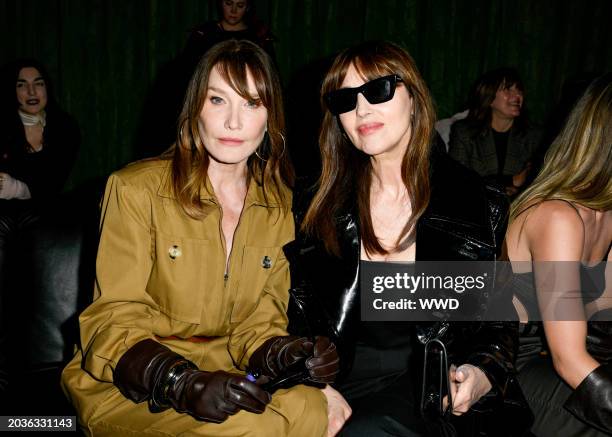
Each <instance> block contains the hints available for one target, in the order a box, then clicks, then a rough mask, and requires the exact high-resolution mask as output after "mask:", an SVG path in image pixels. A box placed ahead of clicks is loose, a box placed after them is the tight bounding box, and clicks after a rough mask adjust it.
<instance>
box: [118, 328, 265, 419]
mask: <svg viewBox="0 0 612 437" xmlns="http://www.w3.org/2000/svg"><path fill="white" fill-rule="evenodd" d="M113 382H114V384H115V385H116V386H117V388H119V391H120V392H121V393H122V394H123V395H124V396H125V397H126V398H128V399H131V400H132V401H134V402H142V401H144V400H147V399H148V400H149V407H150V409H151V411H153V412H157V411H162V410H164V409H166V408H168V407H170V406H172V407H174V409H175V410H176V411H178V412H184V413H189V414H191V415H192V416H194V417H196V418H198V419H202V420H206V421H210V422H216V423H219V422H223V421H224V420H226V419H227V418H228V416H230V415H232V414H236V413H237V412H238V411H239V410H241V409H242V410H247V411H250V412H252V413H263V411H264V410H265V408H266V405H267V404H268V403H269V402H270V400H271V398H270V395H269V394H268V393H266V392H265V391H264V390H262V389H261V388H259V387H258V386H257V385H255V384H254V383H252V382H250V381H248V380H247V379H246V378H244V377H241V376H239V375H234V374H231V373H227V372H222V371H217V372H204V371H201V370H198V369H197V368H196V366H195V365H194V364H193V363H191V362H190V361H188V360H186V359H185V358H183V357H182V356H181V355H179V354H177V353H175V352H172V351H171V350H170V349H168V348H167V347H166V346H164V345H162V344H160V343H158V342H156V341H154V340H150V339H147V340H142V341H140V342H138V343H136V344H135V345H134V346H132V347H131V348H130V349H129V350H128V351H127V352H126V353H124V354H123V356H122V357H121V358H120V359H119V362H118V363H117V367H116V368H115V372H114V374H113Z"/></svg>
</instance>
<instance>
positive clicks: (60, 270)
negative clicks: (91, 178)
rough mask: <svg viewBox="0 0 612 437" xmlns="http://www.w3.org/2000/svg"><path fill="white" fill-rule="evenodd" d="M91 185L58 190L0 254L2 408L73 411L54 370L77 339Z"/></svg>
mask: <svg viewBox="0 0 612 437" xmlns="http://www.w3.org/2000/svg"><path fill="white" fill-rule="evenodd" d="M99 198H100V190H99V184H98V185H96V188H86V189H81V190H79V191H76V192H72V193H70V194H67V195H63V196H62V197H61V198H60V199H59V200H58V201H55V202H53V203H52V204H50V206H49V207H47V208H45V213H44V215H43V216H42V217H41V218H40V220H39V221H38V222H37V223H36V224H35V225H34V226H33V227H32V228H31V229H30V230H28V231H27V232H25V233H24V234H23V235H20V236H19V237H18V238H17V239H16V240H15V241H14V244H13V245H12V246H13V247H12V248H11V249H10V250H9V252H8V255H7V256H6V261H7V267H8V268H7V272H8V274H7V278H6V280H7V291H8V292H5V301H4V304H3V306H4V318H5V325H6V329H5V331H6V333H7V340H8V341H7V346H6V347H5V348H3V349H4V350H2V351H0V353H2V354H4V355H5V357H6V358H7V361H8V363H9V372H10V373H9V384H8V392H7V393H6V394H5V395H4V396H0V398H1V399H0V414H3V415H9V414H11V415H17V414H18V415H74V410H73V409H72V406H71V405H70V404H69V403H68V402H67V400H66V399H65V397H64V395H63V393H62V391H61V388H60V385H59V378H60V373H61V370H62V368H63V367H64V365H65V364H66V362H67V361H68V360H69V359H70V358H71V357H72V354H73V353H74V346H75V345H76V344H77V342H78V335H79V334H78V314H79V313H80V311H81V310H82V309H83V308H84V307H85V306H86V305H87V304H88V303H89V301H90V299H91V295H92V290H93V281H94V272H95V251H96V246H97V226H98V224H97V222H98V219H97V216H98V199H99Z"/></svg>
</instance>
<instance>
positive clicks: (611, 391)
mask: <svg viewBox="0 0 612 437" xmlns="http://www.w3.org/2000/svg"><path fill="white" fill-rule="evenodd" d="M563 406H564V407H565V409H567V410H568V411H570V412H571V413H572V414H574V415H575V416H576V417H578V418H579V419H581V420H583V421H585V422H587V423H588V424H590V425H592V426H594V427H595V428H598V429H600V430H602V431H606V432H610V430H611V429H612V363H607V364H602V365H601V366H599V367H598V368H596V369H595V370H593V371H592V372H591V373H589V374H588V375H587V377H586V378H584V379H583V380H582V382H581V383H580V384H579V385H578V387H576V390H574V392H573V393H572V394H571V395H570V397H569V398H568V399H567V401H566V402H565V404H564V405H563Z"/></svg>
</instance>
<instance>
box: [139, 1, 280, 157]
mask: <svg viewBox="0 0 612 437" xmlns="http://www.w3.org/2000/svg"><path fill="white" fill-rule="evenodd" d="M216 3H217V6H218V10H219V16H220V17H221V18H220V20H218V21H216V20H215V21H209V22H206V23H204V24H202V25H200V26H198V27H196V28H195V29H193V30H192V31H191V32H190V34H189V39H188V40H187V43H186V44H185V47H184V49H183V51H182V52H181V53H180V54H179V56H177V57H176V58H175V59H174V60H172V61H171V62H169V63H168V64H166V65H165V66H163V67H162V69H161V70H160V71H159V73H158V77H157V78H156V80H155V84H154V86H153V88H152V89H151V91H150V92H149V96H148V97H147V104H146V105H145V110H144V114H143V116H142V121H141V126H140V129H139V130H140V133H139V146H138V148H139V152H138V156H139V157H141V158H143V157H151V156H156V155H159V154H160V153H162V152H163V151H164V150H166V149H167V148H168V147H170V145H171V144H173V143H174V142H175V141H176V131H177V129H176V128H177V125H176V121H177V119H178V117H179V114H180V112H181V109H182V107H183V102H184V99H185V92H186V90H187V86H188V84H189V80H190V79H191V76H192V75H193V72H194V70H195V69H196V66H197V65H198V62H199V61H200V59H201V58H202V56H204V54H205V53H206V52H207V51H208V50H209V49H210V48H211V47H213V46H214V45H215V44H218V43H220V42H222V41H227V40H229V39H236V40H248V41H251V42H254V43H255V44H257V45H258V46H260V47H261V48H263V49H264V50H265V51H266V52H267V53H268V55H270V56H271V57H272V60H273V61H274V47H273V39H272V36H271V34H270V32H269V29H268V28H267V27H266V26H265V25H264V24H263V23H262V22H261V21H260V20H259V19H257V17H256V15H255V4H254V3H255V0H216Z"/></svg>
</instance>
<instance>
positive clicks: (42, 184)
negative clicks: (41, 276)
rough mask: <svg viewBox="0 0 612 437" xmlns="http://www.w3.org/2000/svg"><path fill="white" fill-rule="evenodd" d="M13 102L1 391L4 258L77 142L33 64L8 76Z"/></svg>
mask: <svg viewBox="0 0 612 437" xmlns="http://www.w3.org/2000/svg"><path fill="white" fill-rule="evenodd" d="M11 73H12V74H11V79H10V83H8V84H6V86H7V87H10V93H8V94H9V95H12V96H13V99H12V100H11V101H9V102H5V103H8V104H9V105H10V107H9V108H3V110H2V112H1V114H2V115H1V116H0V393H1V392H2V390H3V387H4V386H5V385H6V381H5V378H4V376H3V375H4V373H5V371H6V369H5V364H3V363H4V362H5V358H6V355H5V354H6V348H5V345H4V344H3V340H2V338H3V337H4V333H5V329H6V328H7V327H3V326H2V325H3V324H2V320H3V319H4V318H3V317H2V313H3V312H4V313H5V315H6V314H7V313H6V311H10V310H7V309H6V308H4V305H3V304H2V303H3V302H4V303H6V300H7V297H8V296H7V295H6V294H5V293H8V292H9V291H8V290H7V289H6V288H5V287H6V285H7V284H5V283H4V281H5V278H6V275H5V274H4V269H5V268H6V263H7V260H8V254H9V253H11V252H14V251H13V249H12V247H14V246H12V245H13V244H19V242H18V241H17V240H16V238H17V235H18V234H19V233H20V232H24V231H26V230H27V229H28V228H29V227H30V226H31V225H33V224H34V223H35V222H36V221H37V220H38V219H39V218H40V215H41V214H43V213H44V212H45V210H46V208H45V206H49V207H52V202H53V200H54V199H53V196H54V195H56V194H58V193H59V192H60V191H61V190H62V188H63V187H64V183H65V182H66V179H68V175H69V173H70V171H71V170H72V166H73V164H74V161H75V158H76V153H77V150H78V147H79V143H80V133H79V128H78V126H77V124H76V122H75V121H74V120H73V118H72V117H70V116H69V115H68V114H67V113H66V112H64V111H63V110H62V109H61V108H60V107H59V105H58V104H57V102H56V101H55V99H54V97H53V92H52V87H51V81H50V80H49V76H48V75H47V72H46V70H45V68H44V67H43V66H42V65H41V64H40V63H39V62H37V61H35V60H20V61H17V62H16V63H15V64H14V69H13V70H12V72H11Z"/></svg>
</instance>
